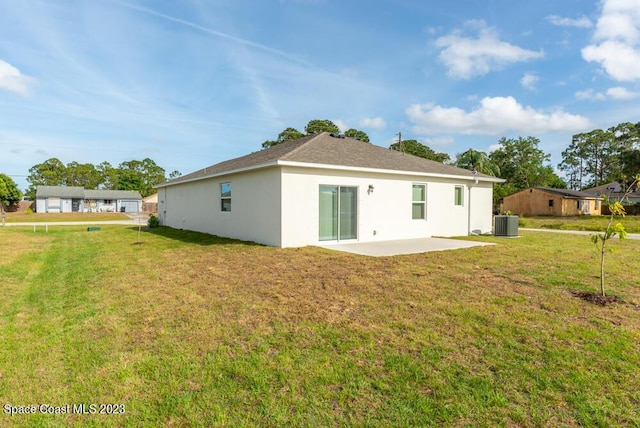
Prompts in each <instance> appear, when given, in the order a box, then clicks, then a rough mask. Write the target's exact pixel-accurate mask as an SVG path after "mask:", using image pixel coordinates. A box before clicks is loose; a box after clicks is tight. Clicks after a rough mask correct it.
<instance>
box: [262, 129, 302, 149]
mask: <svg viewBox="0 0 640 428" xmlns="http://www.w3.org/2000/svg"><path fill="white" fill-rule="evenodd" d="M302 137H304V134H303V133H302V132H300V131H298V130H297V129H295V128H287V129H285V130H284V131H282V132H281V133H279V134H278V139H277V140H275V141H265V142H264V143H262V148H263V149H267V148H269V147H273V146H275V145H277V144H282V143H284V142H287V141H289V140H295V139H298V138H302Z"/></svg>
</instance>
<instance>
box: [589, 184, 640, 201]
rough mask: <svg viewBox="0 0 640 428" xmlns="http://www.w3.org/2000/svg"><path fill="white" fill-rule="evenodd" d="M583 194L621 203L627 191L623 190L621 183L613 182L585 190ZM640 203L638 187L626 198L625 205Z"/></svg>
mask: <svg viewBox="0 0 640 428" xmlns="http://www.w3.org/2000/svg"><path fill="white" fill-rule="evenodd" d="M583 192H585V193H589V194H591V195H593V196H606V197H607V199H609V200H611V201H619V200H621V199H622V197H623V196H624V194H625V192H626V189H623V188H622V186H621V185H620V183H618V182H615V181H614V182H611V183H607V184H603V185H602V186H597V187H592V188H590V189H584V190H583ZM637 203H640V188H638V187H636V188H635V189H633V191H632V192H631V193H629V195H628V196H627V197H626V198H625V200H624V205H631V204H637Z"/></svg>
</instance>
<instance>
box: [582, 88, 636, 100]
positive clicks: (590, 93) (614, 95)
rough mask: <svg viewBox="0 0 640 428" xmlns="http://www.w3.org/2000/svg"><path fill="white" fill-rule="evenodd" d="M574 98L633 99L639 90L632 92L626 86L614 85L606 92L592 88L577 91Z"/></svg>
mask: <svg viewBox="0 0 640 428" xmlns="http://www.w3.org/2000/svg"><path fill="white" fill-rule="evenodd" d="M575 96H576V98H577V99H579V100H597V101H604V100H606V99H611V100H620V101H626V100H633V99H636V98H640V92H633V91H630V90H628V89H627V88H623V87H622V86H616V87H613V88H609V89H607V90H606V92H604V93H603V92H596V91H594V90H593V89H591V88H589V89H585V90H584V91H578V92H576V94H575Z"/></svg>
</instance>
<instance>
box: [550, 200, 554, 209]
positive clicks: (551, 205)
mask: <svg viewBox="0 0 640 428" xmlns="http://www.w3.org/2000/svg"><path fill="white" fill-rule="evenodd" d="M553 202H554V201H553V199H549V208H553Z"/></svg>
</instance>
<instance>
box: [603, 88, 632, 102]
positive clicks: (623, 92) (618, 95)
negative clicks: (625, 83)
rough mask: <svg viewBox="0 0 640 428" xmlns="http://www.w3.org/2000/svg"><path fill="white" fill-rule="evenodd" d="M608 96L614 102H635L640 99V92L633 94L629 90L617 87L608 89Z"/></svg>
mask: <svg viewBox="0 0 640 428" xmlns="http://www.w3.org/2000/svg"><path fill="white" fill-rule="evenodd" d="M607 95H608V96H609V98H611V99H613V100H633V99H635V98H638V97H640V92H633V91H630V90H628V89H627V88H623V87H621V86H616V87H615V88H609V89H607Z"/></svg>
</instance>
